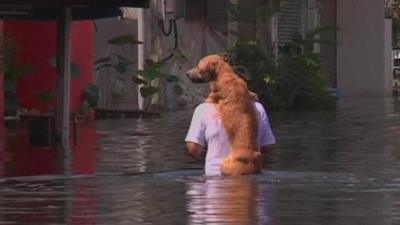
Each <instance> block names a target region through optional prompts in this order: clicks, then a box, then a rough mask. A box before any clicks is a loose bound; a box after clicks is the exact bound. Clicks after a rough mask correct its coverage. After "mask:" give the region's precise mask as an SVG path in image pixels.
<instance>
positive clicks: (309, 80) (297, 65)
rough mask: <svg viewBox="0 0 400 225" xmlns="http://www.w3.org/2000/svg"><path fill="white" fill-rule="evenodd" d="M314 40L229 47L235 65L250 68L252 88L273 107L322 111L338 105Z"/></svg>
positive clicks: (298, 38) (228, 52) (228, 51)
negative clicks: (314, 49) (276, 51)
mask: <svg viewBox="0 0 400 225" xmlns="http://www.w3.org/2000/svg"><path fill="white" fill-rule="evenodd" d="M313 43H314V42H313V41H310V40H309V39H303V38H302V37H300V36H298V37H295V38H293V40H292V41H291V42H289V43H288V44H286V45H284V46H281V47H280V48H279V58H278V59H275V58H274V57H273V50H272V48H269V49H267V50H265V49H262V48H261V47H260V46H259V45H258V44H257V43H256V42H254V41H248V42H243V43H236V44H235V45H233V46H232V47H231V48H229V49H228V50H227V54H228V55H229V56H230V59H231V63H232V64H233V65H234V66H239V67H246V68H247V69H248V71H249V75H250V76H249V88H250V89H251V90H252V91H254V92H256V93H257V94H258V96H259V100H260V102H261V103H263V104H265V105H266V106H267V107H268V109H272V110H311V109H312V110H322V109H333V108H335V106H336V101H335V99H336V98H335V97H334V96H332V95H331V94H330V93H329V92H328V89H327V79H326V78H327V77H326V74H325V73H324V70H323V67H322V65H321V62H320V60H319V56H318V55H317V54H315V53H313V52H312V47H311V46H312V45H313Z"/></svg>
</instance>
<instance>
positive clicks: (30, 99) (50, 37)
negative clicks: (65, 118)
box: [4, 20, 94, 112]
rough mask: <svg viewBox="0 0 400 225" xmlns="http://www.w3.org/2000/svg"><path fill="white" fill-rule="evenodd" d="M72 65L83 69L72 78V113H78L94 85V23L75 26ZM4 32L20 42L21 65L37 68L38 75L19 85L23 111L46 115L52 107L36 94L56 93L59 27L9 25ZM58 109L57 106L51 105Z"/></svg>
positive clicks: (53, 24)
mask: <svg viewBox="0 0 400 225" xmlns="http://www.w3.org/2000/svg"><path fill="white" fill-rule="evenodd" d="M71 30H72V50H71V53H72V62H73V63H75V64H77V65H78V66H79V68H80V75H79V77H77V78H72V82H71V88H72V89H71V110H72V111H76V110H77V109H78V108H79V105H80V103H81V96H82V93H83V90H84V88H85V87H86V85H87V84H88V83H90V82H91V81H92V77H93V76H92V74H93V57H94V45H93V23H92V22H91V21H83V22H73V24H72V29H71ZM4 32H7V33H10V34H11V35H12V36H13V38H14V39H15V41H16V45H17V59H18V62H19V63H27V64H31V65H33V68H34V74H32V75H29V76H24V77H23V78H21V79H20V80H19V81H18V83H17V95H18V97H19V100H20V103H21V106H22V107H25V108H27V109H29V110H30V109H34V108H35V109H38V110H40V111H42V112H45V111H47V110H48V109H49V107H50V105H49V104H46V103H43V102H41V101H40V100H38V99H37V97H36V93H37V92H41V91H46V92H54V91H55V89H56V69H55V68H54V66H53V65H51V64H50V60H51V59H52V58H54V57H55V55H56V51H57V45H56V44H57V25H56V23H55V22H37V21H34V22H32V21H26V20H24V21H6V22H4ZM51 104H53V105H54V102H53V103H51Z"/></svg>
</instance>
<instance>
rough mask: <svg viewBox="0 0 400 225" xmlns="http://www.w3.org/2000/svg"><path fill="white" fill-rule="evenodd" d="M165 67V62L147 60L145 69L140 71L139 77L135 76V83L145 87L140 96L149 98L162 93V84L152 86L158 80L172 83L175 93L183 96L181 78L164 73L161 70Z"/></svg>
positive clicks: (141, 89) (142, 88)
mask: <svg viewBox="0 0 400 225" xmlns="http://www.w3.org/2000/svg"><path fill="white" fill-rule="evenodd" d="M182 58H183V57H182ZM163 65H164V63H163V62H153V61H152V60H151V59H147V60H146V63H145V66H144V69H143V70H141V71H138V76H133V80H134V82H136V83H137V84H142V85H143V86H142V87H141V88H140V94H141V96H142V97H144V98H148V97H150V96H152V95H154V94H157V93H160V91H161V89H160V84H157V85H153V84H152V81H154V80H156V79H159V80H162V81H165V82H167V83H171V84H172V85H173V88H174V93H175V94H176V95H177V96H181V95H182V94H183V88H182V87H181V86H180V84H179V77H178V76H176V75H171V74H165V73H162V72H161V68H162V66H163ZM159 83H160V82H159Z"/></svg>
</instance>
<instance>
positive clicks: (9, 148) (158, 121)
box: [0, 99, 400, 225]
mask: <svg viewBox="0 0 400 225" xmlns="http://www.w3.org/2000/svg"><path fill="white" fill-rule="evenodd" d="M393 102H394V100H393V99H357V100H355V101H354V100H352V101H350V100H349V101H345V102H340V103H339V108H338V111H336V112H285V113H283V112H272V113H270V122H271V125H272V128H273V130H274V132H275V135H276V137H277V142H278V145H277V151H276V155H274V156H271V157H270V158H268V159H266V165H267V169H266V171H265V172H264V173H263V174H262V175H254V176H245V177H241V178H236V179H231V178H220V177H214V178H211V177H205V176H203V175H202V174H203V162H201V161H196V160H194V159H191V158H190V157H189V156H188V155H186V153H185V148H184V137H185V134H186V131H187V128H188V126H189V122H190V119H191V113H192V112H191V111H186V112H184V111H179V112H168V113H166V114H164V115H163V116H162V117H161V118H155V119H144V118H143V119H113V120H98V121H95V122H92V123H88V124H84V125H81V127H80V128H79V129H78V132H79V133H78V142H77V144H76V145H75V146H73V150H72V155H71V157H70V158H65V157H62V156H63V154H60V153H58V152H57V151H56V150H55V149H52V148H44V147H29V148H28V147H27V146H28V140H27V134H26V129H24V128H23V127H22V128H21V127H20V126H18V127H17V128H8V129H6V130H5V131H1V130H0V132H5V137H6V138H5V140H1V141H0V225H3V224H4V225H5V224H7V225H9V224H40V225H50V224H51V225H55V224H74V225H83V224H85V225H86V224H112V225H125V224H127V225H128V224H149V225H150V224H154V225H156V224H163V225H164V224H171V225H172V224H218V225H219V224H260V225H261V224H262V225H264V224H268V225H292V224H296V225H313V224H315V225H321V224H324V225H333V224H338V225H354V224H363V225H376V224H379V225H389V224H390V225H392V224H400V210H399V209H400V176H399V174H400V104H399V103H393ZM21 126H22V125H21ZM3 136H4V135H3Z"/></svg>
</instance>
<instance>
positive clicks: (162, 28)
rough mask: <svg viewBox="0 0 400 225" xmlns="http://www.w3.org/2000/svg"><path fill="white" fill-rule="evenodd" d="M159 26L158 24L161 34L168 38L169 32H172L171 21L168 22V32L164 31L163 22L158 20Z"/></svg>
mask: <svg viewBox="0 0 400 225" xmlns="http://www.w3.org/2000/svg"><path fill="white" fill-rule="evenodd" d="M159 24H160V27H161V32H162V33H163V34H164V35H165V36H166V37H168V36H169V35H170V34H171V32H172V20H169V22H168V25H169V26H168V31H165V27H164V20H159Z"/></svg>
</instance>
